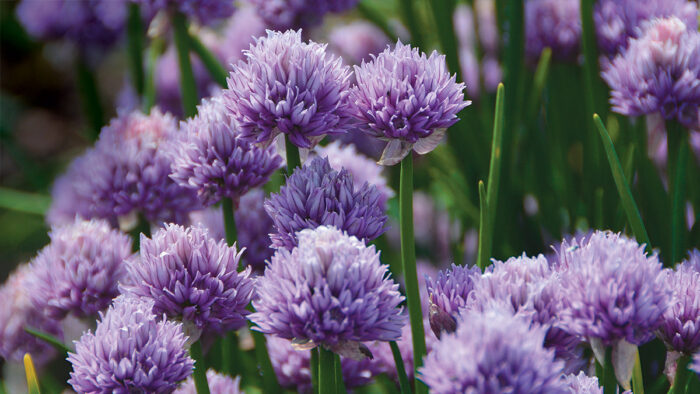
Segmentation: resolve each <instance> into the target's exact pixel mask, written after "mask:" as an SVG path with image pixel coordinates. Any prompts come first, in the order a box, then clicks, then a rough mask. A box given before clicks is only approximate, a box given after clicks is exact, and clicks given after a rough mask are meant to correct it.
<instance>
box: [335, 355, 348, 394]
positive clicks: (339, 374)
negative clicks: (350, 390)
mask: <svg viewBox="0 0 700 394" xmlns="http://www.w3.org/2000/svg"><path fill="white" fill-rule="evenodd" d="M333 368H334V369H335V387H336V388H335V392H336V393H338V394H340V393H344V392H346V390H345V382H344V381H343V365H342V364H341V362H340V356H339V355H338V354H334V356H333Z"/></svg>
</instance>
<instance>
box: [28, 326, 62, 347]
mask: <svg viewBox="0 0 700 394" xmlns="http://www.w3.org/2000/svg"><path fill="white" fill-rule="evenodd" d="M24 331H26V332H27V333H28V334H29V335H32V336H34V337H37V338H39V339H41V340H42V341H44V342H46V343H48V344H49V345H51V346H53V347H54V348H55V349H56V350H58V351H59V352H61V353H68V352H72V350H71V349H70V348H69V347H68V346H67V345H66V344H65V343H63V342H62V341H61V340H60V339H58V338H56V337H54V336H53V335H49V334H47V333H45V332H41V331H37V330H34V329H32V328H29V327H25V328H24Z"/></svg>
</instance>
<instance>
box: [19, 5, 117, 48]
mask: <svg viewBox="0 0 700 394" xmlns="http://www.w3.org/2000/svg"><path fill="white" fill-rule="evenodd" d="M127 5H128V4H127V2H126V1H124V0H121V1H119V0H116V1H100V0H22V2H21V3H20V4H19V5H18V6H17V11H16V12H17V18H18V19H19V21H20V23H21V24H22V25H23V26H24V28H25V29H26V30H27V32H28V33H29V34H31V35H32V36H34V37H35V38H37V39H40V40H56V39H62V38H65V39H68V40H70V41H73V42H75V43H76V44H78V45H80V46H81V47H109V46H111V45H112V44H114V43H115V42H116V41H117V39H118V38H119V37H120V36H121V34H122V32H123V30H124V25H125V22H126V14H127Z"/></svg>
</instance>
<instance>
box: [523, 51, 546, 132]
mask: <svg viewBox="0 0 700 394" xmlns="http://www.w3.org/2000/svg"><path fill="white" fill-rule="evenodd" d="M551 60H552V49H551V48H549V47H547V48H544V49H543V50H542V53H541V54H540V59H539V61H538V62H537V68H536V69H535V77H534V80H533V84H532V87H533V88H532V91H531V92H530V104H529V109H528V111H527V115H526V116H527V117H528V118H527V121H528V124H532V123H533V122H534V121H535V119H537V113H538V112H539V110H540V104H541V103H542V91H543V90H544V85H545V83H546V82H547V75H548V74H549V64H550V63H551Z"/></svg>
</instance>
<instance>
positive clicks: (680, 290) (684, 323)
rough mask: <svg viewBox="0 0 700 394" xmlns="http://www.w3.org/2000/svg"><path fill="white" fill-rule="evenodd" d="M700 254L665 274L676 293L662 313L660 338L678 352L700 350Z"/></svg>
mask: <svg viewBox="0 0 700 394" xmlns="http://www.w3.org/2000/svg"><path fill="white" fill-rule="evenodd" d="M699 269H700V253H698V252H697V251H696V253H695V254H693V253H691V254H690V258H689V260H687V261H685V262H683V263H682V264H680V265H678V266H677V267H676V269H675V270H673V271H670V270H668V271H667V272H666V286H667V288H668V289H670V290H671V291H672V292H673V295H672V296H671V302H670V306H669V308H668V309H666V311H665V312H664V314H663V318H662V323H661V326H660V327H659V330H658V335H659V337H660V338H661V339H662V340H663V341H664V342H665V343H666V346H667V347H668V348H669V349H670V350H672V351H675V352H680V353H683V354H686V355H691V354H694V353H696V352H697V351H698V350H700V270H699Z"/></svg>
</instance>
